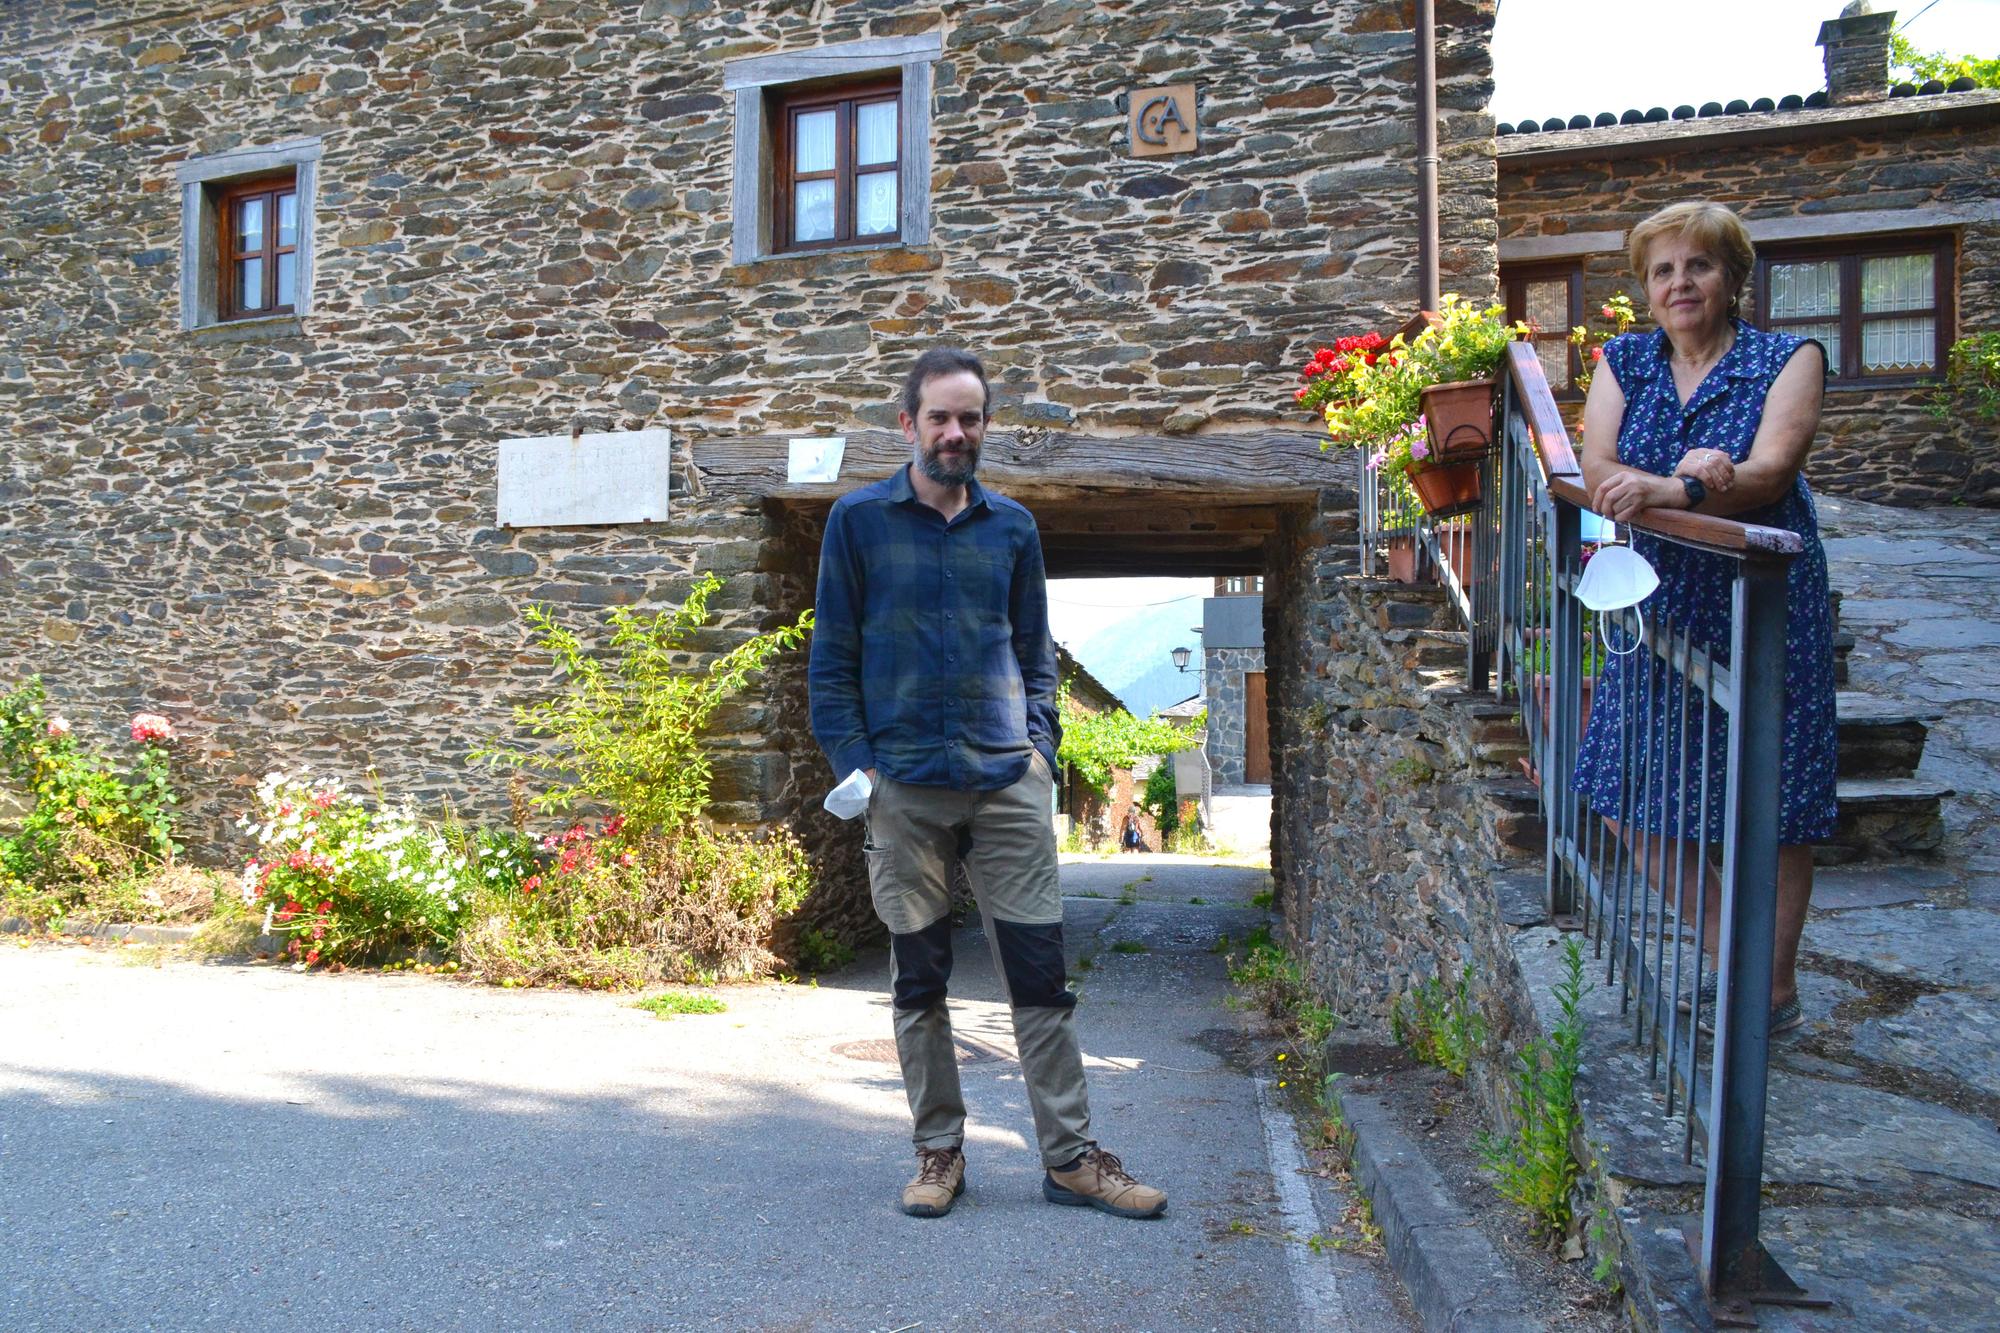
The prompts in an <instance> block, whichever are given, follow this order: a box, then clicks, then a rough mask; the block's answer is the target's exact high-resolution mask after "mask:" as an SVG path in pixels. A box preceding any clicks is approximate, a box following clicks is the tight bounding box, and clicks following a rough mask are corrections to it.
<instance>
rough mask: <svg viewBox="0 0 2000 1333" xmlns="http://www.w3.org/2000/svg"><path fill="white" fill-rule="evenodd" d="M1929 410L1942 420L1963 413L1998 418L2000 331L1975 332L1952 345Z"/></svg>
mask: <svg viewBox="0 0 2000 1333" xmlns="http://www.w3.org/2000/svg"><path fill="white" fill-rule="evenodd" d="M1930 412H1931V415H1932V416H1935V417H1938V418H1939V419H1941V420H1949V419H1951V418H1953V417H1955V416H1961V415H1962V416H1965V417H1970V418H1972V419H1973V420H1976V421H1985V422H1989V423H1990V422H1996V421H2000V331H1995V332H1989V333H1974V334H1971V335H1968V336H1967V337H1964V338H1960V339H1959V340H1958V341H1957V342H1955V343H1953V344H1952V345H1951V351H1950V352H1949V353H1947V354H1946V356H1945V372H1944V383H1942V384H1940V385H1939V386H1938V388H1937V390H1936V392H1935V393H1933V394H1932V396H1931V402H1930Z"/></svg>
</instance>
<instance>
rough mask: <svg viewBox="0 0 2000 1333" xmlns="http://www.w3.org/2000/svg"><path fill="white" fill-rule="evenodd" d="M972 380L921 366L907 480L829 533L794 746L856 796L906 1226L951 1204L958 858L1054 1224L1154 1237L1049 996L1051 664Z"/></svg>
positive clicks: (908, 418) (875, 491)
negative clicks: (886, 1000) (1101, 1136)
mask: <svg viewBox="0 0 2000 1333" xmlns="http://www.w3.org/2000/svg"><path fill="white" fill-rule="evenodd" d="M991 402H992V399H991V394H990V392H989V391H988V388H987V384H986V372H985V369H984V368H983V367H982V366H981V365H980V363H979V360H978V358H976V357H974V356H973V355H972V354H971V353H969V352H965V351H961V350H958V349H955V348H943V347H937V348H932V349H931V350H929V351H927V352H925V353H924V354H923V355H922V356H920V357H918V358H917V362H916V365H915V366H913V367H912V368H911V370H910V373H909V377H908V378H907V379H906V380H905V381H904V384H903V395H902V403H901V407H902V410H901V413H900V420H901V422H902V426H903V436H904V438H905V439H907V440H908V441H909V442H910V444H911V445H912V446H913V453H912V460H911V462H910V463H909V464H908V465H907V466H905V467H903V468H901V469H899V470H897V471H896V472H895V473H894V474H893V475H891V476H890V477H888V478H886V479H884V480H882V481H879V482H876V483H875V484H873V485H871V486H864V487H862V488H861V489H860V490H857V491H854V492H852V493H850V494H848V495H845V496H842V497H841V499H840V500H839V502H838V503H836V504H835V505H834V507H833V512H832V513H830V514H829V515H827V521H826V540H825V544H824V545H823V546H822V548H821V550H820V566H819V591H818V596H817V599H816V600H817V605H816V607H815V610H814V629H813V643H812V664H811V668H810V671H809V682H810V686H811V693H812V725H813V733H814V735H815V736H817V737H818V739H819V743H820V747H821V748H822V749H824V750H825V751H826V755H827V758H828V760H829V761H831V763H832V765H833V771H834V776H835V778H836V779H843V780H844V779H846V778H847V777H848V776H849V775H851V774H852V773H854V771H855V770H857V769H860V770H863V771H865V772H866V773H867V774H868V777H869V780H870V782H872V783H873V784H874V787H873V792H872V794H871V796H870V797H869V804H868V812H867V842H866V844H865V847H864V850H865V852H866V855H867V858H868V880H869V888H870V891H871V893H872V895H873V898H874V903H875V912H876V915H877V916H879V917H881V919H882V922H883V924H884V925H886V926H887V927H888V928H889V944H890V949H889V957H890V973H889V975H890V987H891V991H892V993H893V997H894V1004H893V1008H894V1015H895V1029H896V1052H897V1055H898V1056H899V1057H900V1059H901V1061H902V1066H903V1084H904V1089H905V1091H906V1092H907V1093H908V1095H909V1099H910V1112H911V1114H912V1116H913V1117H914V1118H915V1121H916V1127H915V1138H916V1145H917V1167H918V1169H917V1175H916V1178H915V1179H914V1180H912V1181H911V1182H910V1183H909V1184H908V1185H907V1186H905V1187H904V1189H903V1196H902V1208H903V1211H904V1212H906V1213H908V1214H910V1215H911V1216H913V1217H942V1216H944V1215H945V1214H946V1213H947V1212H949V1211H951V1206H952V1204H953V1202H954V1201H955V1200H956V1199H957V1198H958V1195H959V1194H960V1193H961V1192H963V1190H964V1188H965V1155H964V1152H963V1150H962V1145H963V1143H964V1141H965V1100H964V1096H963V1094H962V1093H961V1091H960V1089H959V1081H958V1058H957V1052H956V1049H955V1048H954V1045H953V1042H952V1035H951V1016H950V1014H949V1012H948V1011H947V1009H946V1004H945V990H946V984H947V983H948V982H949V980H950V978H951V964H952V957H951V914H950V908H951V870H952V866H953V863H954V862H955V861H956V860H957V859H958V857H959V855H960V852H961V848H963V855H964V860H965V866H966V870H967V872H968V875H969V878H970V879H971V881H972V889H973V893H974V895H975V897H976V898H977V899H978V902H979V912H980V917H981V919H982V921H983V922H984V923H985V927H986V938H987V940H988V941H989V943H990V944H991V945H992V948H993V954H994V960H995V964H996V969H997V970H998V972H999V974H1000V976H1001V979H1002V981H1003V983H1004V984H1005V986H1006V989H1007V997H1008V1002H1009V1004H1010V1005H1011V1006H1012V1008H1013V1018H1014V1037H1015V1042H1016V1045H1017V1046H1018V1047H1019V1050H1020V1057H1021V1072H1022V1075H1023V1077H1024V1079H1025V1081H1026V1083H1027V1087H1028V1100H1029V1103H1030V1104H1031V1105H1032V1107H1033V1109H1034V1116H1035V1133H1036V1137H1037V1138H1038V1139H1039V1141H1040V1146H1041V1152H1042V1161H1043V1164H1044V1166H1045V1167H1046V1168H1047V1171H1046V1174H1045V1175H1044V1177H1043V1180H1042V1195H1043V1197H1044V1198H1046V1199H1048V1200H1049V1201H1050V1202H1051V1203H1061V1204H1074V1205H1080V1206H1088V1207H1095V1208H1099V1209H1102V1210H1103V1211H1105V1212H1108V1213H1115V1214H1117V1215H1119V1216H1121V1217H1157V1216H1158V1215H1159V1214H1160V1213H1162V1212H1164V1211H1165V1210H1166V1206H1167V1196H1166V1195H1165V1194H1163V1193H1162V1192H1161V1191H1159V1190H1157V1189H1153V1188H1151V1187H1149V1186H1146V1185H1142V1184H1140V1183H1139V1182H1138V1181H1136V1180H1134V1179H1133V1178H1132V1177H1131V1176H1129V1175H1127V1174H1126V1172H1125V1169H1124V1167H1123V1165H1122V1164H1121V1163H1120V1162H1119V1160H1118V1159H1117V1158H1116V1157H1114V1156H1112V1155H1111V1154H1110V1153H1107V1152H1104V1151H1101V1150H1100V1149H1099V1148H1098V1146H1097V1144H1096V1142H1095V1141H1094V1140H1093V1139H1092V1138H1091V1137H1090V1107H1089V1098H1088V1095H1087V1092H1086V1089H1085V1086H1084V1077H1083V1055H1082V1051H1081V1049H1080V1047H1079V1046H1078V1044H1077V1037H1076V1022H1075V1006H1076V997H1075V996H1073V995H1071V994H1070V992H1069V989H1068V985H1067V979H1066V977H1065V975H1064V965H1063V938H1062V894H1061V889H1060V886H1059V884H1058V880H1057V860H1056V843H1055V826H1054V823H1053V821H1052V819H1051V818H1050V810H1051V801H1050V798H1051V795H1052V791H1053V787H1054V782H1055V777H1054V774H1055V756H1056V746H1057V743H1058V741H1059V740H1060V738H1061V726H1060V724H1059V723H1058V721H1057V720H1056V658H1055V645H1054V643H1053V641H1052V640H1051V639H1050V638H1049V621H1048V590H1047V587H1046V582H1045V578H1044V574H1043V567H1042V546H1041V537H1040V535H1039V534H1038V533H1037V531H1036V529H1035V521H1034V518H1033V517H1032V516H1031V515H1030V514H1029V513H1028V511H1027V510H1026V509H1024V508H1022V507H1021V506H1020V505H1019V504H1016V503H1015V502H1014V501H1012V500H1009V499H1007V498H1006V497H1004V496H1000V495H995V494H994V493H992V492H991V491H988V490H986V489H985V488H984V487H982V486H981V485H980V484H979V483H978V482H977V481H975V480H973V474H974V472H975V471H976V470H977V469H978V466H979V450H980V445H981V443H982V442H983V440H984V439H985V435H986V426H987V423H988V421H990V420H991V417H992V412H991Z"/></svg>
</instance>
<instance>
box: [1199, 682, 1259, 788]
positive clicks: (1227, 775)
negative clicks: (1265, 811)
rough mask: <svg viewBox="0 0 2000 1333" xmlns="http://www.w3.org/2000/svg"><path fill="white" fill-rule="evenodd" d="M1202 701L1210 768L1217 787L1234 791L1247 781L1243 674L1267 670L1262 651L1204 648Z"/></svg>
mask: <svg viewBox="0 0 2000 1333" xmlns="http://www.w3.org/2000/svg"><path fill="white" fill-rule="evenodd" d="M1202 661H1203V662H1205V663H1206V664H1207V665H1206V666H1205V667H1204V668H1203V670H1204V671H1205V672H1206V673H1207V674H1206V675H1204V676H1203V677H1202V693H1203V701H1204V702H1205V703H1206V705H1207V707H1208V743H1207V745H1206V746H1205V747H1204V748H1205V749H1206V750H1207V751H1208V766H1209V768H1210V769H1212V770H1213V771H1214V774H1215V779H1214V780H1215V785H1216V786H1218V787H1235V786H1240V785H1242V783H1243V781H1244V758H1243V756H1244V737H1245V723H1246V718H1245V713H1244V705H1245V702H1246V700H1245V697H1244V696H1245V688H1246V687H1245V685H1244V682H1243V673H1244V672H1246V671H1262V670H1263V669H1264V650H1263V649H1262V648H1205V649H1203V650H1202Z"/></svg>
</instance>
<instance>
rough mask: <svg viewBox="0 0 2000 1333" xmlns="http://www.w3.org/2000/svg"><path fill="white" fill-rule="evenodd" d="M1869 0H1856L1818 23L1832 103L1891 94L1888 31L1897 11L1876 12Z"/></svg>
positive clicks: (1827, 85)
mask: <svg viewBox="0 0 2000 1333" xmlns="http://www.w3.org/2000/svg"><path fill="white" fill-rule="evenodd" d="M1873 11H1874V6H1873V5H1871V4H1869V3H1868V0H1853V3H1852V4H1850V5H1848V6H1847V8H1845V9H1843V10H1841V11H1840V17H1839V18H1837V19H1828V20H1827V21H1826V22H1824V23H1822V24H1820V25H1819V44H1820V46H1822V47H1823V48H1825V51H1826V100H1827V101H1828V103H1830V104H1831V105H1833V106H1848V105H1852V104H1853V103H1856V102H1879V101H1881V100H1882V99H1883V98H1885V97H1887V96H1888V95H1889V33H1890V31H1891V30H1892V29H1893V28H1894V27H1895V24H1896V11H1895V10H1893V9H1892V10H1890V11H1889V12H1888V13H1886V14H1877V13H1875V12H1873Z"/></svg>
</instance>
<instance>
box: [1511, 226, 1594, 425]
mask: <svg viewBox="0 0 2000 1333" xmlns="http://www.w3.org/2000/svg"><path fill="white" fill-rule="evenodd" d="M1557 279H1562V280H1564V281H1566V282H1567V283H1568V284H1569V322H1568V323H1567V324H1565V325H1564V326H1563V328H1562V339H1563V343H1564V344H1565V346H1567V347H1568V349H1569V383H1568V384H1567V385H1564V386H1562V387H1561V388H1558V387H1557V386H1555V385H1553V384H1551V385H1550V386H1549V392H1550V393H1551V394H1553V395H1554V396H1555V399H1556V401H1557V402H1559V403H1580V402H1582V401H1583V391H1582V390H1581V389H1579V388H1577V381H1578V380H1580V379H1581V378H1582V377H1583V352H1582V349H1580V348H1578V347H1577V346H1576V345H1575V344H1574V343H1571V342H1570V341H1569V335H1570V330H1571V329H1574V328H1575V327H1576V326H1577V325H1579V324H1581V323H1583V265H1582V263H1580V262H1577V261H1568V262H1563V263H1546V264H1518V265H1517V264H1508V265H1505V266H1504V267H1503V268H1502V269H1501V270H1500V299H1501V300H1502V301H1503V302H1505V303H1506V306H1507V318H1508V319H1509V320H1525V319H1527V317H1528V292H1527V287H1528V284H1529V283H1531V282H1554V281H1555V280H1557ZM1535 341H1536V342H1548V341H1552V339H1551V338H1549V337H1542V338H1537V339H1535Z"/></svg>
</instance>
